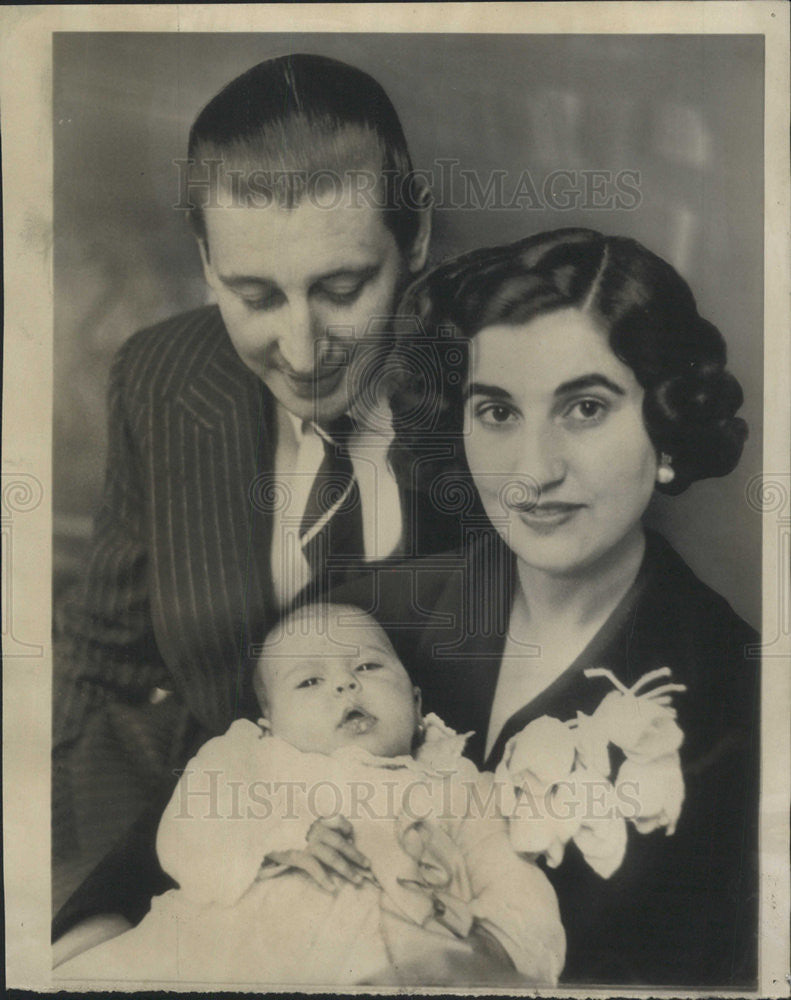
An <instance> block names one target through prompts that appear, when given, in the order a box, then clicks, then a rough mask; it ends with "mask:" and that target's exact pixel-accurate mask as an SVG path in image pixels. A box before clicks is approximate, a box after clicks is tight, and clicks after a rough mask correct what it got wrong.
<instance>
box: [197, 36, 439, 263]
mask: <svg viewBox="0 0 791 1000" xmlns="http://www.w3.org/2000/svg"><path fill="white" fill-rule="evenodd" d="M188 156H189V160H190V171H189V177H190V200H191V209H190V218H191V221H192V225H193V228H194V230H195V233H196V235H197V236H198V237H199V238H200V239H202V240H204V241H205V239H206V226H205V219H204V216H203V209H204V207H206V204H210V203H211V202H210V201H209V200H208V199H210V198H211V197H213V196H215V195H216V192H214V191H212V190H211V186H210V185H209V191H208V199H207V198H206V193H207V192H206V189H207V183H206V181H207V177H209V176H210V175H211V171H212V169H215V170H217V168H219V170H217V173H216V174H215V175H214V176H215V177H219V179H220V182H221V183H220V185H218V187H219V188H221V189H222V190H225V191H227V190H228V189H229V187H231V188H232V189H233V192H234V194H235V195H238V194H241V197H242V199H244V200H243V202H242V203H244V204H259V205H261V204H264V205H265V204H271V203H273V202H274V203H277V204H280V205H282V206H284V207H294V206H295V205H297V204H299V202H300V200H301V199H302V197H304V195H305V192H306V191H307V192H310V191H311V190H313V188H312V187H311V185H312V184H313V183H314V181H317V180H318V181H319V182H321V183H324V184H325V185H326V183H327V181H328V180H330V181H331V180H332V179H333V178H337V179H339V180H341V181H343V180H344V179H347V178H349V177H351V175H352V174H353V173H355V172H357V173H358V175H359V174H360V173H361V172H363V171H368V172H370V173H372V174H373V175H374V179H375V182H376V193H375V195H374V194H373V193H372V192H371V191H370V190H368V193H367V197H368V198H369V199H373V198H375V202H374V203H375V204H377V205H380V206H381V207H382V209H383V210H384V213H385V215H384V220H385V224H386V225H387V227H388V229H390V231H391V232H392V233H393V235H394V237H395V239H396V242H397V244H398V246H399V248H400V249H401V251H402V252H406V251H407V249H408V248H409V247H410V245H411V243H412V242H413V240H414V238H415V237H416V235H417V231H418V225H419V211H420V208H421V207H422V205H423V204H424V203H425V201H424V199H423V195H424V191H423V190H422V189H420V188H419V186H418V187H416V185H415V184H414V183H413V182H414V180H415V178H414V176H413V172H412V161H411V159H410V156H409V150H408V148H407V144H406V139H405V137H404V133H403V130H402V128H401V123H400V121H399V119H398V115H397V114H396V111H395V108H394V107H393V105H392V104H391V103H390V99H389V98H388V96H387V94H386V93H385V92H384V90H383V89H382V87H381V86H380V85H379V84H378V83H377V82H376V80H374V79H373V77H371V76H369V75H368V74H367V73H363V72H362V70H359V69H356V68H355V67H353V66H347V65H346V64H345V63H342V62H338V61H337V60H335V59H328V58H326V57H325V56H317V55H304V54H298V55H288V56H280V57H278V58H276V59H268V60H266V61H265V62H262V63H259V64H258V65H257V66H253V67H252V69H249V70H248V71H247V72H246V73H243V74H242V75H241V76H239V77H237V78H236V79H235V80H233V81H231V83H229V84H228V85H227V86H226V87H224V88H223V90H221V91H220V93H219V94H217V95H216V96H215V97H214V98H213V99H212V100H211V101H210V102H209V103H208V104H207V105H206V107H205V108H204V109H203V110H202V111H201V112H200V114H199V115H198V117H197V119H196V120H195V123H194V124H193V126H192V128H191V130H190V136H189V151H188ZM359 187H360V190H362V189H364V188H365V184H360V185H359ZM413 188H415V190H413ZM366 190H367V189H366ZM195 192H200V193H202V194H203V195H204V198H203V201H204V204H196V203H195V202H196V198H195ZM363 196H365V195H363V194H361V197H363Z"/></svg>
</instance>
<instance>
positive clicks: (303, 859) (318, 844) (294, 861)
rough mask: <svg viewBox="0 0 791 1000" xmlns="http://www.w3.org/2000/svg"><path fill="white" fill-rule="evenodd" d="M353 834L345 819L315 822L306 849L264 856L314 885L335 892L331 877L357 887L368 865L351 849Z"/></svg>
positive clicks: (331, 818)
mask: <svg viewBox="0 0 791 1000" xmlns="http://www.w3.org/2000/svg"><path fill="white" fill-rule="evenodd" d="M353 837H354V830H353V829H352V825H351V823H350V822H349V821H348V820H347V819H346V818H345V817H344V816H333V817H330V818H328V819H317V820H316V821H315V822H314V823H313V825H312V826H311V828H310V829H309V830H308V834H307V837H306V838H305V839H306V841H307V847H305V848H304V849H302V850H292V851H273V852H272V853H271V854H268V855H267V860H268V861H274V862H275V863H276V864H279V865H288V866H289V867H291V868H299V869H301V870H302V871H304V872H305V873H306V874H308V875H310V877H311V878H312V879H313V881H314V882H316V883H317V884H318V885H320V886H321V888H322V889H326V890H327V892H332V893H334V892H336V891H337V888H338V886H337V884H336V882H335V881H334V880H333V877H334V876H336V877H340V878H341V879H342V880H343V881H346V882H351V883H352V884H353V885H360V884H361V883H362V882H363V881H364V879H365V874H364V873H365V872H369V870H370V863H369V861H368V859H367V858H366V857H365V856H364V855H363V854H361V853H360V852H359V851H358V850H357V848H356V847H355V846H354V840H353Z"/></svg>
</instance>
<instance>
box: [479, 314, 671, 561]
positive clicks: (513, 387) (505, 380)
mask: <svg viewBox="0 0 791 1000" xmlns="http://www.w3.org/2000/svg"><path fill="white" fill-rule="evenodd" d="M642 403H643V390H642V388H641V387H640V385H639V384H638V382H637V380H636V379H635V377H634V373H633V372H632V370H631V369H630V368H628V367H627V366H626V365H624V364H623V363H622V362H621V361H619V360H618V358H617V357H616V356H615V355H614V354H613V352H612V351H611V350H610V347H609V344H608V343H607V338H606V336H605V334H603V333H602V332H601V331H600V329H599V328H598V327H597V326H596V325H595V324H594V322H593V321H592V320H591V319H590V318H589V317H588V316H587V315H585V314H584V313H581V312H579V311H578V310H576V309H564V310H561V311H558V312H554V313H549V314H547V315H544V316H539V317H537V318H536V319H533V320H530V321H529V322H527V323H524V324H522V325H519V326H506V325H502V326H499V325H498V326H490V327H486V328H485V329H483V330H482V331H481V332H480V333H479V334H478V335H477V336H476V337H475V339H474V341H473V343H472V350H471V357H470V372H469V376H468V382H467V387H466V404H465V451H466V455H467V463H468V465H469V467H470V470H471V472H472V476H473V479H474V481H475V485H476V487H477V489H478V492H479V493H480V496H481V500H482V501H483V505H484V508H485V509H486V513H487V515H488V516H489V518H490V519H491V521H492V523H493V524H494V526H495V527H496V528H497V530H498V531H499V532H500V534H501V535H502V537H503V539H504V540H505V542H506V543H507V544H508V546H509V547H510V548H511V549H512V550H513V551H514V552H515V553H516V554H517V556H518V557H519V558H520V559H521V560H522V561H523V562H524V563H526V564H527V565H528V566H533V567H535V568H536V569H540V570H543V571H546V572H549V573H552V574H557V575H570V574H574V573H576V572H579V571H585V570H587V569H589V568H590V567H591V566H593V565H595V564H596V563H597V562H598V560H600V559H602V558H605V557H607V556H608V555H612V554H614V553H615V552H616V551H617V549H618V547H619V546H620V545H622V544H626V543H628V541H629V540H631V539H633V538H634V537H636V534H637V533H639V532H640V530H641V528H640V518H641V516H642V514H643V512H644V511H645V509H646V507H647V505H648V502H649V499H650V497H651V493H652V491H653V488H654V481H655V478H656V471H657V458H656V453H655V451H654V447H653V445H652V444H651V441H650V439H649V437H648V434H647V433H646V430H645V426H644V424H643V416H642Z"/></svg>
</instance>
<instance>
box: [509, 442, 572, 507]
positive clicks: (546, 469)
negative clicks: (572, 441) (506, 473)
mask: <svg viewBox="0 0 791 1000" xmlns="http://www.w3.org/2000/svg"><path fill="white" fill-rule="evenodd" d="M517 466H518V467H517V468H515V469H514V470H513V471H514V473H515V474H516V475H517V476H522V477H525V478H527V479H528V480H530V481H531V483H533V484H534V485H535V488H536V489H537V490H538V491H539V492H540V491H542V490H546V489H547V488H548V487H550V486H552V485H554V484H555V483H558V482H562V481H563V479H564V478H565V476H566V456H565V450H564V447H563V441H562V435H561V434H560V433H559V432H558V430H557V429H556V428H554V427H551V426H550V427H546V426H544V427H540V428H537V429H535V430H533V431H526V432H525V434H524V438H523V440H522V447H521V448H520V450H519V453H518V456H517Z"/></svg>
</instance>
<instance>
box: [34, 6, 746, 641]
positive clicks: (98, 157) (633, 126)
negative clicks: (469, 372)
mask: <svg viewBox="0 0 791 1000" xmlns="http://www.w3.org/2000/svg"><path fill="white" fill-rule="evenodd" d="M265 27H266V25H265V24H262V28H265ZM762 46H763V38H762V36H758V35H755V36H750V35H741V36H739V35H730V36H727V35H722V36H708V37H704V36H688V35H665V36H653V37H648V36H613V35H609V36H604V35H602V36H597V35H585V36H582V35H580V36H574V35H563V36H559V35H486V36H481V35H443V34H437V35H431V34H423V35H409V36H405V35H399V34H381V35H374V34H333V35H329V34H326V35H325V34H299V33H292V34H282V33H281V34H235V33H226V34H192V33H180V32H174V33H170V34H164V33H163V34H159V33H115V34H110V33H90V34H88V33H63V34H57V35H55V39H54V52H53V57H54V80H53V86H54V91H53V100H54V121H53V129H54V152H55V175H54V203H55V254H54V264H55V400H54V405H55V416H54V420H55V426H54V442H53V450H54V458H53V474H54V532H55V538H54V560H55V562H54V565H55V587H56V591H59V590H60V589H62V588H63V587H64V586H66V585H67V584H68V582H69V581H70V580H71V579H73V578H74V577H75V576H76V575H77V574H78V573H79V563H80V558H81V555H82V553H83V552H84V549H85V546H86V544H87V541H88V539H89V537H90V530H91V516H92V512H93V510H94V509H95V507H96V504H97V502H98V500H99V496H100V490H101V483H102V478H103V463H104V452H105V441H106V426H105V425H106V411H105V394H106V386H107V375H108V371H109V365H110V362H111V359H112V357H113V355H114V353H115V351H116V350H117V349H118V347H119V346H120V344H121V343H123V341H124V340H125V339H126V338H127V337H129V336H130V335H131V334H132V333H133V332H134V331H135V330H137V329H139V328H140V327H142V326H145V325H147V324H150V323H152V322H155V321H157V320H160V319H163V318H165V317H167V316H169V315H171V314H173V313H176V312H179V311H181V310H184V309H187V308H191V307H193V306H195V305H199V304H201V303H203V302H206V301H209V299H208V293H207V290H206V289H205V287H204V283H203V279H202V275H201V271H200V266H199V259H198V254H197V251H196V249H195V247H194V244H193V241H192V238H191V236H190V234H189V230H188V227H187V223H186V218H185V216H184V213H183V212H182V211H179V210H177V209H176V208H175V207H174V206H176V204H177V203H178V200H179V185H178V181H179V173H178V170H177V168H176V166H175V165H174V162H173V161H174V160H177V159H180V158H183V157H185V156H186V140H187V132H188V129H189V126H190V124H191V121H192V119H193V118H194V116H195V114H196V113H197V112H198V111H199V110H200V108H201V107H202V106H203V105H204V104H205V103H206V101H207V100H209V99H210V98H211V97H212V96H213V95H214V94H215V93H216V92H217V91H218V90H219V89H220V88H221V87H222V86H223V85H224V84H225V83H227V82H228V81H229V80H230V79H231V78H233V77H234V76H236V75H238V74H239V73H240V72H242V71H244V70H245V69H247V68H248V67H249V66H251V65H253V64H254V63H256V62H259V61H260V60H262V59H266V58H268V57H270V56H273V55H280V54H283V53H286V52H315V53H321V54H325V55H329V56H333V57H335V58H339V59H342V60H344V61H347V62H350V63H352V64H354V65H356V66H358V67H360V68H361V69H364V70H366V71H368V72H370V73H371V74H372V75H374V76H375V77H376V78H377V79H378V80H379V82H380V83H381V84H382V85H383V86H384V88H385V89H386V90H387V92H388V94H389V95H390V97H391V99H392V100H393V103H394V104H395V106H396V108H397V110H398V112H399V114H400V116H401V120H402V123H403V126H404V130H405V132H406V135H407V139H408V141H409V144H410V147H411V150H412V155H413V159H414V162H415V166H416V167H417V168H418V169H424V170H432V171H434V172H435V173H436V174H438V172H439V169H440V168H439V167H438V163H439V162H440V161H449V160H455V161H458V163H457V166H456V167H454V168H453V169H454V171H455V172H456V175H457V176H458V171H461V170H465V171H470V172H472V173H473V174H474V175H475V176H476V177H477V178H478V179H479V183H480V184H481V187H482V189H485V187H486V184H487V181H488V180H489V178H490V176H491V174H492V172H493V171H497V170H500V171H505V175H504V178H503V182H502V184H503V191H504V193H505V195H506V201H507V200H508V198H509V195H510V194H511V193H512V192H513V191H514V189H515V188H516V185H517V183H518V180H519V178H520V176H522V175H523V174H524V172H525V171H526V172H528V173H529V176H530V179H531V181H532V182H533V185H534V187H535V189H536V193H537V195H538V198H537V200H536V204H535V205H534V207H522V208H518V207H512V208H508V207H499V208H498V207H496V206H492V205H490V206H489V207H488V208H485V207H481V205H480V204H478V205H477V206H476V205H472V206H469V207H458V206H456V207H454V206H453V205H452V204H451V202H452V201H454V200H456V201H457V202H458V201H462V200H463V193H464V186H463V185H461V186H459V187H458V188H453V189H451V190H450V191H448V190H447V188H446V190H444V191H439V192H437V193H438V196H439V201H440V204H439V207H438V210H437V213H436V218H435V238H434V242H433V247H432V259H433V261H435V262H438V261H439V260H441V259H443V258H444V257H446V256H448V255H449V254H453V253H457V252H461V251H464V250H467V249H471V248H472V247H475V246H479V245H483V244H491V243H500V242H507V241H509V240H515V239H519V238H521V237H523V236H526V235H529V234H530V233H533V232H538V231H540V230H542V229H549V228H556V227H560V226H573V225H583V226H589V227H591V228H594V229H600V230H602V231H605V232H607V233H613V234H622V235H626V236H633V237H636V238H637V239H639V240H640V241H641V242H643V243H645V244H646V246H648V247H649V248H650V249H652V250H654V251H655V252H657V253H658V254H660V255H661V256H663V257H666V258H667V259H668V260H669V261H670V262H671V263H673V264H674V265H675V266H676V267H677V268H678V270H679V271H680V272H681V273H682V274H683V275H684V276H685V277H686V278H687V280H688V281H689V282H690V284H691V286H692V288H693V290H694V291H695V293H696V296H697V299H698V303H699V307H700V311H701V313H702V314H703V315H704V316H706V317H707V318H709V319H711V320H712V321H713V322H714V323H716V324H717V325H718V326H719V328H720V329H721V330H722V332H723V334H724V335H725V337H726V339H727V341H728V345H729V355H730V366H731V368H732V370H733V371H734V373H735V374H736V375H737V377H738V378H739V379H740V381H741V383H742V385H743V387H744V392H745V400H746V402H745V406H744V408H743V410H742V414H743V416H744V417H745V418H746V419H747V421H748V423H749V425H750V430H751V435H750V439H749V441H748V443H747V446H746V449H745V453H744V457H743V459H742V462H741V464H740V465H739V467H738V468H737V470H736V471H735V472H734V473H732V474H731V475H730V476H728V477H727V478H725V479H723V480H709V481H706V482H703V483H698V484H696V485H694V486H693V487H692V488H691V489H690V490H689V491H688V492H687V493H686V494H684V495H683V496H682V497H678V498H672V499H671V498H660V499H658V500H657V502H656V503H655V505H654V507H653V509H652V511H651V520H652V523H653V524H655V525H657V526H659V527H660V528H661V530H663V531H664V532H665V533H666V534H667V536H668V537H669V538H670V540H671V541H672V542H673V543H674V544H675V545H676V547H677V548H678V549H679V551H680V552H681V553H682V555H683V556H684V557H685V558H686V559H687V561H688V562H689V563H690V564H691V565H692V567H693V569H694V570H695V571H696V572H697V573H698V574H699V575H700V576H701V577H702V578H703V579H704V580H705V581H706V582H707V583H709V584H711V585H712V586H713V587H714V588H715V589H716V590H718V591H719V592H720V593H722V594H724V595H725V596H726V597H727V598H728V600H729V601H730V602H731V603H732V604H733V606H734V607H735V608H736V610H737V611H738V612H739V613H740V614H742V615H743V616H744V617H746V618H747V619H748V620H749V621H750V622H751V623H753V624H755V625H759V624H760V580H761V574H760V553H761V548H760V545H761V522H760V514H759V513H758V512H757V511H756V510H755V509H753V507H751V506H750V504H749V502H748V500H747V486H748V484H749V483H750V481H751V479H752V477H753V476H755V475H756V474H757V473H758V472H759V471H760V469H761V453H762V448H761V445H762V391H763V385H762V371H763V349H762V310H763V280H762V260H763V132H762V121H763V47H762ZM445 169H446V170H448V169H450V168H449V167H448V166H447V165H446V167H445ZM554 171H567V172H568V175H567V176H566V177H565V178H563V177H560V178H558V179H557V181H556V183H555V192H556V198H555V201H554V203H548V201H547V199H546V198H545V197H544V194H545V190H544V188H545V184H546V183H547V182H548V179H550V180H551V175H552V174H553V172H554ZM583 171H610V172H611V173H612V175H616V174H619V173H621V174H622V172H623V171H629V172H631V180H628V183H629V185H630V186H631V189H632V194H631V195H627V194H624V192H623V191H622V192H621V198H620V202H621V204H620V205H617V204H616V195H617V194H618V192H617V191H616V190H615V189H614V187H613V185H608V184H606V183H604V185H603V186H598V187H597V193H595V194H592V193H591V192H590V191H588V194H587V197H586V195H585V192H584V190H583V189H584V188H585V185H586V183H587V184H588V185H590V184H593V185H594V186H597V185H600V184H601V182H598V181H596V180H595V179H594V176H593V175H591V174H588V176H587V181H586V177H585V175H583V173H582V172H583ZM446 176H447V175H446ZM622 176H624V175H623V174H622ZM635 176H639V181H635V179H634V178H635ZM635 188H637V189H638V190H639V196H638V197H636V196H635V195H634V189H635ZM564 191H565V193H566V194H565V198H566V203H567V204H568V207H563V204H564V202H563V197H564ZM575 191H579V192H580V193H579V194H575V193H574V192H575ZM443 195H444V198H443ZM478 200H479V202H480V201H482V200H483V199H480V198H479V199H478ZM550 200H551V199H550ZM593 201H595V202H597V203H598V204H599V205H601V207H595V206H594V205H592V204H591V202H593ZM602 203H603V205H602Z"/></svg>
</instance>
